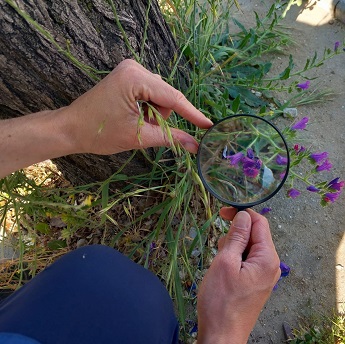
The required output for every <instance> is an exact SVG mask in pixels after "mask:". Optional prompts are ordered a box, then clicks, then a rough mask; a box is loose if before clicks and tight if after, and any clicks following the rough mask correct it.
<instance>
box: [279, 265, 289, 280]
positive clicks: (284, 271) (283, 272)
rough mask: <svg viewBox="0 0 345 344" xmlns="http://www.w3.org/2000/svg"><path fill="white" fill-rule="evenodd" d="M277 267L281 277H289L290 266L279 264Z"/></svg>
mask: <svg viewBox="0 0 345 344" xmlns="http://www.w3.org/2000/svg"><path fill="white" fill-rule="evenodd" d="M279 267H280V270H281V276H282V277H286V276H288V275H289V273H290V266H288V265H287V264H285V263H284V262H280V265H279Z"/></svg>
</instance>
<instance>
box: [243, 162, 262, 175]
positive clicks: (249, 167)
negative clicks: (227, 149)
mask: <svg viewBox="0 0 345 344" xmlns="http://www.w3.org/2000/svg"><path fill="white" fill-rule="evenodd" d="M242 164H243V172H244V174H245V175H246V176H247V177H250V178H256V177H257V176H258V174H259V172H260V169H261V165H262V162H261V160H260V159H258V158H254V159H250V158H248V157H244V158H242Z"/></svg>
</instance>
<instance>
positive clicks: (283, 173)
mask: <svg viewBox="0 0 345 344" xmlns="http://www.w3.org/2000/svg"><path fill="white" fill-rule="evenodd" d="M285 175H286V171H284V172H282V173H280V175H279V178H280V179H284V177H285Z"/></svg>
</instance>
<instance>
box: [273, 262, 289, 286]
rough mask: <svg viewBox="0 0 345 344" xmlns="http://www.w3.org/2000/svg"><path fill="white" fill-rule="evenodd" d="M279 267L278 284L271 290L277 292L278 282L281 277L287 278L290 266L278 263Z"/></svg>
mask: <svg viewBox="0 0 345 344" xmlns="http://www.w3.org/2000/svg"><path fill="white" fill-rule="evenodd" d="M279 267H280V270H281V274H280V278H279V280H278V282H277V283H276V285H275V286H274V287H273V290H277V289H278V283H279V281H281V280H282V279H283V277H287V276H288V275H289V273H290V266H288V265H287V264H285V263H284V262H280V265H279Z"/></svg>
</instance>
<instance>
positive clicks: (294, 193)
mask: <svg viewBox="0 0 345 344" xmlns="http://www.w3.org/2000/svg"><path fill="white" fill-rule="evenodd" d="M300 194H301V193H300V192H299V191H298V190H296V189H293V188H292V189H290V190H289V191H288V197H291V198H296V197H298V196H299V195H300Z"/></svg>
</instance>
